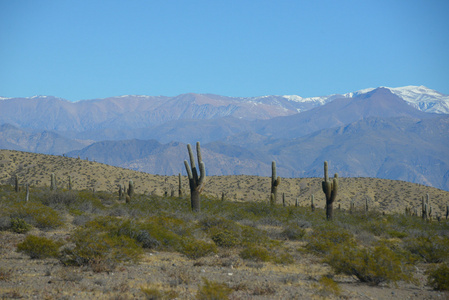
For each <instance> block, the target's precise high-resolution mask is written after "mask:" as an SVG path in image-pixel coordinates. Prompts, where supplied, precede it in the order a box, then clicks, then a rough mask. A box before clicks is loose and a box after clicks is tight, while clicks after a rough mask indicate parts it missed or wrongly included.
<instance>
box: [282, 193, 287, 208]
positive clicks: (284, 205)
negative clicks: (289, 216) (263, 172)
mask: <svg viewBox="0 0 449 300" xmlns="http://www.w3.org/2000/svg"><path fill="white" fill-rule="evenodd" d="M282 206H283V207H286V206H287V203H285V193H282Z"/></svg>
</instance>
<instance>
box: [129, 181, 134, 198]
mask: <svg viewBox="0 0 449 300" xmlns="http://www.w3.org/2000/svg"><path fill="white" fill-rule="evenodd" d="M133 195H134V182H133V181H132V180H130V181H129V186H128V196H129V197H130V198H131V197H132V196H133Z"/></svg>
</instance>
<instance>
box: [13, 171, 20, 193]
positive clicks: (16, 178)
mask: <svg viewBox="0 0 449 300" xmlns="http://www.w3.org/2000/svg"><path fill="white" fill-rule="evenodd" d="M14 184H15V187H14V190H15V191H16V193H18V192H19V176H17V175H15V176H14Z"/></svg>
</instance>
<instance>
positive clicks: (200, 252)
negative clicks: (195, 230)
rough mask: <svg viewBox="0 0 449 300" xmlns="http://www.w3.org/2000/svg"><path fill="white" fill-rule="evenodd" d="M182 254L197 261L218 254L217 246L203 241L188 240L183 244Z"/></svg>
mask: <svg viewBox="0 0 449 300" xmlns="http://www.w3.org/2000/svg"><path fill="white" fill-rule="evenodd" d="M180 252H181V253H183V254H185V255H186V256H187V257H189V258H193V259H197V258H200V257H203V256H206V255H209V254H212V253H217V246H215V244H212V243H208V242H205V241H202V240H195V239H187V240H185V241H184V242H183V245H182V249H181V251H180Z"/></svg>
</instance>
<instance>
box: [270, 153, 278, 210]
mask: <svg viewBox="0 0 449 300" xmlns="http://www.w3.org/2000/svg"><path fill="white" fill-rule="evenodd" d="M280 183H281V177H279V176H277V177H276V162H275V161H272V162H271V193H270V203H271V205H275V204H276V202H277V189H278V186H279V184H280Z"/></svg>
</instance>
